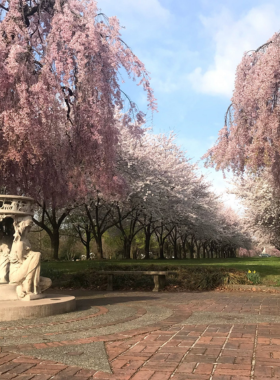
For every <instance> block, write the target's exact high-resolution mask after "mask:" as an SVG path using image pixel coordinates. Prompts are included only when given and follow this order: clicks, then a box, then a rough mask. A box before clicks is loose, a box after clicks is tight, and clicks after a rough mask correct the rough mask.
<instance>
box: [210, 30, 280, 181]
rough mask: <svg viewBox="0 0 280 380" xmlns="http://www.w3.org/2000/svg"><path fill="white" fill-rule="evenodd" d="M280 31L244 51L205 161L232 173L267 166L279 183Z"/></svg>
mask: <svg viewBox="0 0 280 380" xmlns="http://www.w3.org/2000/svg"><path fill="white" fill-rule="evenodd" d="M279 55H280V34H279V33H276V34H274V36H272V38H271V39H269V41H268V42H267V43H265V44H264V45H262V46H261V47H259V48H258V49H257V50H255V51H251V52H248V53H245V54H244V56H243V59H242V61H241V63H240V64H239V66H238V67H237V70H236V80H235V88H234V93H233V97H232V104H231V106H230V107H229V109H228V111H227V113H226V118H225V126H224V128H222V129H221V131H220V133H219V138H218V141H217V143H216V145H215V146H214V147H212V148H211V149H210V150H209V151H208V152H207V154H206V155H205V157H206V159H207V164H208V165H212V166H215V167H216V168H217V169H222V170H225V169H227V168H230V169H232V170H233V172H235V173H238V174H240V173H243V172H244V170H245V169H247V170H248V171H249V172H254V173H258V172H259V171H262V170H263V169H264V168H268V169H269V170H270V172H271V173H272V174H273V179H274V181H275V182H276V183H277V185H279V178H280V177H279V174H280V165H279V163H280V161H279V159H280V119H279V111H280V101H279V86H280V64H279Z"/></svg>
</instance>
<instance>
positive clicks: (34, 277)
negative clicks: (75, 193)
mask: <svg viewBox="0 0 280 380" xmlns="http://www.w3.org/2000/svg"><path fill="white" fill-rule="evenodd" d="M31 225H32V219H31V217H29V216H27V217H25V218H24V219H23V220H22V221H20V222H17V221H16V220H15V222H14V228H15V234H14V242H13V245H12V248H11V253H10V273H9V277H10V284H17V285H18V286H17V288H16V292H17V295H18V297H19V298H24V297H25V296H26V295H28V294H40V293H42V292H43V291H44V290H46V289H48V288H49V287H50V286H51V284H52V281H51V280H50V279H49V278H45V277H40V269H41V267H40V259H41V253H40V252H34V251H32V250H31V247H30V242H29V240H28V238H27V235H28V233H29V231H30V229H31Z"/></svg>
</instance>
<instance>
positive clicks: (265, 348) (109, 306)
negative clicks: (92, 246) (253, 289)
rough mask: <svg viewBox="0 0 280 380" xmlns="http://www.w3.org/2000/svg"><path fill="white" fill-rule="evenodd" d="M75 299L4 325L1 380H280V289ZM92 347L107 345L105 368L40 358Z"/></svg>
mask: <svg viewBox="0 0 280 380" xmlns="http://www.w3.org/2000/svg"><path fill="white" fill-rule="evenodd" d="M77 298H78V300H79V299H80V301H78V309H79V310H78V312H77V313H70V314H67V315H63V316H57V317H56V318H53V319H48V318H45V319H41V320H40V319H39V320H37V321H36V324H35V322H34V323H33V322H30V321H29V320H24V321H21V322H20V325H19V324H18V323H15V322H11V323H4V322H2V323H0V379H1V380H2V379H3V380H4V379H15V380H31V379H32V380H49V379H53V380H66V379H69V380H89V379H108V380H169V379H172V380H185V379H194V380H195V379H199V380H204V379H205V380H245V379H246V380H247V379H251V380H253V379H254V380H260V379H262V380H267V379H277V378H279V379H280V317H279V315H280V314H279V311H280V295H279V294H261V293H249V292H248V293H233V292H229V293H227V292H207V293H176V294H174V293H160V294H157V295H154V294H151V293H115V292H114V293H101V292H100V293H90V292H78V293H77ZM85 306H86V307H85ZM145 316H146V317H145ZM145 318H146V319H145ZM155 319H156V320H155ZM131 326H134V327H133V328H131ZM36 328H37V330H36ZM34 329H35V330H36V331H37V333H36V337H35V338H34V336H33V335H32V331H33V330H34ZM104 331H105V333H104ZM50 337H51V339H52V341H49V340H48V339H49V338H50ZM65 337H66V338H67V339H65ZM32 339H33V340H32ZM100 342H101V343H100ZM94 344H102V345H104V349H105V351H104V352H105V355H106V360H108V363H109V366H108V368H109V369H108V370H104V368H106V365H105V364H106V363H105V364H104V365H105V367H104V368H101V369H100V368H94V369H89V368H88V366H87V368H84V367H83V366H79V365H77V364H75V366H73V365H69V364H65V363H61V362H58V361H56V360H44V359H42V356H43V357H44V352H45V353H47V352H48V350H49V351H50V352H54V353H55V354H54V355H56V353H57V355H58V354H59V352H62V353H65V352H66V353H67V355H66V356H67V358H68V359H67V360H68V361H70V363H71V362H72V361H73V362H75V363H79V362H82V356H83V354H84V353H85V352H87V347H88V348H90V347H91V346H90V345H94ZM73 347H74V348H73ZM100 347H101V346H100ZM52 350H54V351H52ZM55 350H57V351H55ZM98 350H99V349H98ZM28 352H29V353H28ZM30 353H32V355H30ZM54 357H56V356H54ZM100 363H101V362H100ZM95 366H96V364H95ZM100 366H101V367H102V365H101V364H100Z"/></svg>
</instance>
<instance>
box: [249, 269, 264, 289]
mask: <svg viewBox="0 0 280 380" xmlns="http://www.w3.org/2000/svg"><path fill="white" fill-rule="evenodd" d="M247 278H248V280H249V281H250V282H251V283H253V284H254V285H256V284H260V282H261V277H260V275H259V273H258V272H256V271H255V270H254V271H253V272H252V271H250V270H248V272H247Z"/></svg>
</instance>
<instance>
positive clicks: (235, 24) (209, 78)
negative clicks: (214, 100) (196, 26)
mask: <svg viewBox="0 0 280 380" xmlns="http://www.w3.org/2000/svg"><path fill="white" fill-rule="evenodd" d="M279 16H280V10H279V7H276V6H274V5H272V4H267V5H262V6H259V7H254V8H252V9H251V10H250V11H249V12H247V13H246V14H245V15H242V16H241V17H240V18H239V19H237V20H236V19H234V18H233V16H232V14H231V13H230V11H229V10H227V9H223V10H222V11H221V12H220V13H219V14H217V15H215V16H213V17H205V16H201V22H202V24H203V26H204V28H205V31H206V32H207V33H208V34H209V35H210V37H211V39H212V42H213V50H214V59H213V64H212V65H211V66H209V67H208V68H207V70H206V71H203V69H202V68H201V67H197V68H196V69H195V70H194V71H193V72H192V73H191V74H189V76H188V78H189V80H190V82H191V83H192V86H193V88H194V89H195V90H196V91H197V92H201V93H205V94H210V95H224V96H227V97H231V96H232V91H233V88H234V78H235V70H236V67H237V65H238V64H239V62H240V61H241V58H242V55H243V53H244V52H246V51H249V50H253V49H257V48H258V47H259V46H260V45H262V44H263V43H264V42H266V41H267V40H268V39H269V38H270V37H271V36H272V35H273V34H274V33H275V32H276V31H278V28H279Z"/></svg>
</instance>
